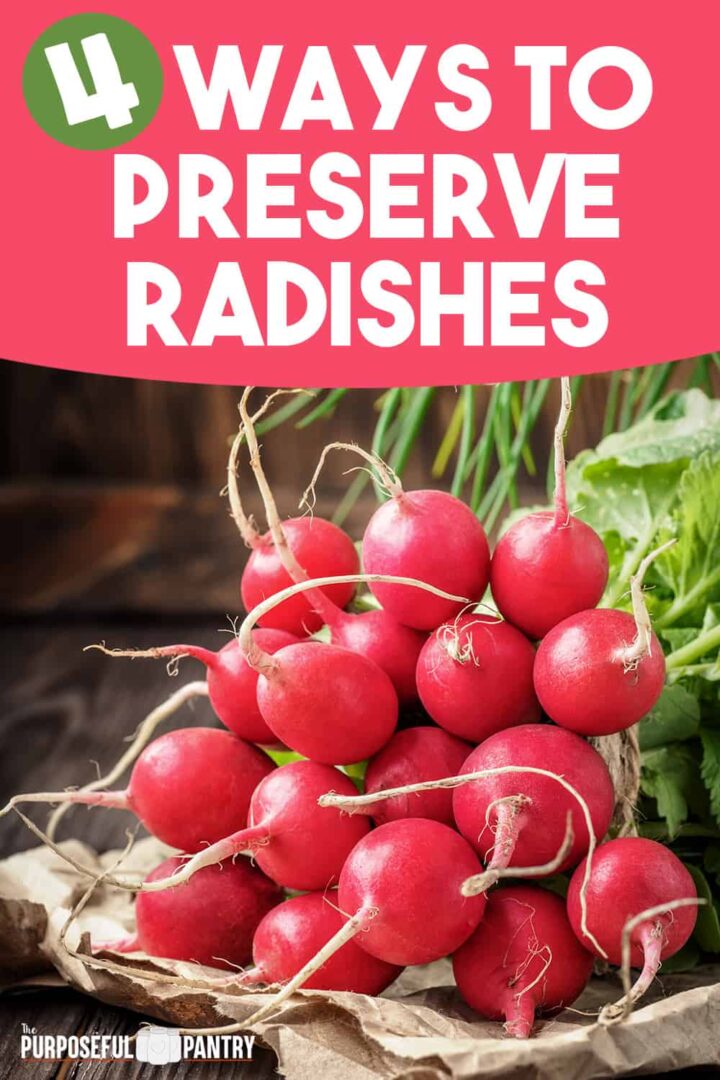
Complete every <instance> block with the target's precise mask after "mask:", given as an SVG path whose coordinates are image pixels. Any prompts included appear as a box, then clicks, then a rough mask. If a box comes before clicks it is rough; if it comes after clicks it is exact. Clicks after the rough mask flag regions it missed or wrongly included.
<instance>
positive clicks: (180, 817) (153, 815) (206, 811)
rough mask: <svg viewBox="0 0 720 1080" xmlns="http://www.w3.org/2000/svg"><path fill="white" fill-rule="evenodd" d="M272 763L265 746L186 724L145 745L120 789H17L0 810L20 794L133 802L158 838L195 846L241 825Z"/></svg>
mask: <svg viewBox="0 0 720 1080" xmlns="http://www.w3.org/2000/svg"><path fill="white" fill-rule="evenodd" d="M274 769H275V765H274V763H273V762H272V761H271V759H270V758H269V757H268V756H267V754H264V753H263V752H262V750H258V749H257V747H255V746H250V745H249V744H248V743H246V742H243V741H242V739H238V738H237V737H236V736H235V735H231V734H230V732H228V731H218V730H217V729H216V728H183V729H181V730H179V731H169V732H168V733H167V734H166V735H161V736H160V738H159V739H156V740H155V741H154V742H153V743H151V744H150V746H148V747H146V749H145V750H143V752H142V754H141V755H140V757H139V758H138V759H137V761H136V763H135V766H134V768H133V771H132V774H131V776H130V783H129V784H128V787H127V790H125V791H94V792H90V791H57V792H39V793H36V794H31V795H18V796H16V797H15V798H14V799H11V800H10V802H9V803H8V805H7V806H6V807H5V808H4V810H3V811H0V816H1V814H3V813H7V811H8V810H10V809H11V808H12V807H13V806H15V805H16V804H18V803H25V802H46V803H78V804H82V805H86V806H106V807H111V808H115V809H119V810H132V811H133V813H135V814H136V815H137V816H138V817H139V818H140V820H141V821H142V823H143V825H144V826H145V828H146V829H147V830H148V832H150V833H152V834H153V836H156V837H157V838H158V840H162V841H163V843H165V844H169V845H170V847H174V848H179V849H180V850H181V851H189V852H196V851H199V850H200V849H201V848H202V847H203V846H204V845H206V844H213V843H215V841H217V840H220V839H221V838H222V837H225V836H228V835H229V834H231V833H234V832H237V830H238V829H242V828H244V827H245V825H246V824H247V814H248V809H249V806H250V797H251V796H252V793H253V791H254V790H255V788H256V787H257V785H258V784H259V783H260V781H261V780H262V779H263V778H264V777H266V776H267V775H268V774H269V773H271V772H272V771H273V770H274Z"/></svg>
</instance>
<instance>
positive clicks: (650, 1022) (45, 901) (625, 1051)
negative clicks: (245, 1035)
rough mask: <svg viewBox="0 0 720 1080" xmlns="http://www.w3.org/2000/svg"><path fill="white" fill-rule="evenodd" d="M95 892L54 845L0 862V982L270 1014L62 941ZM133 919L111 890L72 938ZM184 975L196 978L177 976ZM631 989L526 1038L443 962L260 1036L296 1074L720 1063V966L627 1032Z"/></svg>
mask: <svg viewBox="0 0 720 1080" xmlns="http://www.w3.org/2000/svg"><path fill="white" fill-rule="evenodd" d="M63 849H64V850H65V851H67V852H68V853H70V854H72V856H73V857H74V858H75V859H76V860H77V861H79V862H81V863H82V864H83V865H85V866H89V867H92V868H93V869H95V870H96V871H97V873H98V874H100V873H101V872H102V870H103V869H106V868H108V867H109V866H110V865H111V864H112V863H114V861H115V859H116V858H117V853H112V852H110V853H108V854H106V855H104V856H98V855H97V854H96V853H95V852H94V851H92V850H91V849H90V848H88V847H86V846H85V845H83V844H81V843H79V842H77V841H68V842H67V843H66V844H64V845H63ZM165 853H166V852H165V851H164V849H162V848H161V847H160V845H158V844H157V842H156V841H154V840H143V841H140V842H139V843H137V844H136V845H135V847H134V849H133V850H132V852H131V853H130V855H129V856H128V857H127V858H126V859H125V860H124V862H123V865H122V873H123V874H126V875H127V876H128V878H131V879H132V880H139V879H140V878H141V877H142V876H143V874H145V873H146V872H147V871H148V870H149V869H150V868H151V867H152V866H155V865H157V863H158V862H159V861H160V860H161V858H163V857H164V855H165ZM87 887H88V879H87V878H85V877H83V876H82V875H80V874H79V873H77V872H76V871H75V870H73V869H72V868H71V867H69V866H68V865H67V864H65V863H63V862H62V861H61V860H60V859H59V858H58V857H57V856H56V855H54V854H53V853H52V852H51V851H49V850H47V849H46V848H36V849H34V850H32V851H28V852H25V853H23V854H21V855H15V856H13V857H12V858H10V859H6V860H5V861H4V862H0V985H2V986H3V987H4V988H6V989H10V988H12V987H13V986H17V985H19V984H24V985H33V984H40V985H48V983H49V981H51V980H52V978H55V979H60V980H62V981H63V982H65V983H68V984H70V985H72V986H74V987H76V988H77V989H78V990H82V991H84V992H85V993H88V994H91V995H93V996H94V997H97V998H100V999H102V1000H103V1001H105V1002H108V1003H110V1004H114V1005H118V1006H121V1007H123V1008H127V1009H132V1010H134V1011H136V1012H138V1013H140V1014H142V1015H144V1016H150V1017H155V1018H157V1019H158V1020H160V1021H162V1022H165V1023H167V1024H168V1025H170V1026H183V1027H194V1026H211V1025H216V1024H222V1023H227V1022H233V1021H239V1022H242V1020H243V1018H245V1017H248V1016H249V1015H250V1013H251V1012H252V1011H254V1010H255V1009H256V1008H257V1007H258V1004H259V1003H260V1001H261V1000H262V996H261V995H260V994H258V993H252V992H249V991H245V990H240V989H232V990H229V989H227V988H226V989H224V990H223V992H220V991H219V990H218V988H217V987H216V986H212V985H211V980H213V979H217V978H218V977H223V976H222V975H221V974H220V973H219V972H218V971H216V970H213V969H210V968H203V967H200V966H198V965H195V964H187V963H179V962H177V961H169V960H155V959H152V960H151V959H149V958H147V957H142V956H140V955H139V954H138V955H135V956H123V955H120V954H113V953H104V954H102V955H103V956H104V957H105V958H106V959H107V960H109V961H111V962H112V963H113V964H114V965H115V968H114V970H112V971H107V970H98V969H95V968H91V967H89V966H87V965H86V964H85V963H83V961H82V960H81V959H78V958H77V957H73V956H72V955H71V954H70V953H69V952H68V950H67V948H65V946H64V945H63V944H62V942H61V940H60V935H61V931H62V929H63V926H64V925H65V923H66V921H67V919H68V916H69V913H70V911H71V910H72V908H73V907H74V905H75V903H76V902H77V900H78V899H79V898H80V897H81V896H82V895H83V893H84V892H85V891H86V889H87ZM132 921H133V910H132V895H131V894H130V893H127V892H123V891H120V890H117V889H114V888H111V887H108V886H104V885H99V886H98V888H97V890H96V892H95V894H94V895H93V897H92V899H91V901H90V903H89V904H88V906H87V907H86V908H85V910H84V911H83V912H82V914H81V915H80V917H79V918H78V919H77V920H76V922H75V923H73V925H72V927H71V930H70V931H69V932H68V935H67V941H68V943H69V944H70V946H71V947H73V948H80V950H81V951H82V950H83V949H86V948H87V945H88V938H87V936H86V935H87V934H88V933H89V934H90V935H91V937H92V938H93V939H94V940H96V941H98V940H101V939H105V940H107V939H112V938H113V937H116V936H119V935H121V934H123V933H127V931H128V930H129V929H131V928H132ZM53 972H54V973H55V974H54V975H53ZM143 974H150V975H151V976H152V979H149V978H143ZM173 976H182V977H183V979H184V980H186V981H187V983H186V984H185V985H182V986H179V985H177V984H174V983H172V982H169V981H167V980H168V978H169V977H173ZM49 977H50V978H49ZM620 994H621V990H620V986H619V981H618V979H617V977H615V976H612V977H608V978H604V979H599V978H596V979H593V980H592V982H591V984H590V986H589V987H588V989H587V990H586V991H585V993H584V994H583V996H582V998H581V999H580V1000H579V1001H578V1002H576V1003H575V1007H574V1008H573V1009H568V1010H566V1011H565V1012H563V1013H562V1014H561V1015H560V1016H558V1017H556V1018H554V1019H552V1020H546V1021H542V1022H541V1023H540V1024H539V1025H538V1031H537V1035H536V1036H535V1037H534V1038H533V1039H531V1040H528V1041H525V1042H521V1041H518V1040H515V1039H510V1038H507V1037H506V1036H505V1035H504V1033H503V1029H502V1026H501V1025H500V1024H493V1023H488V1022H486V1021H482V1020H479V1019H478V1018H477V1017H476V1016H475V1015H474V1014H473V1013H472V1011H471V1010H469V1009H468V1008H467V1007H466V1006H465V1005H464V1004H463V1003H462V1001H461V999H460V998H459V996H458V994H457V991H456V989H455V987H454V985H453V980H452V972H451V968H450V964H449V963H448V962H447V961H441V962H439V963H437V964H432V965H429V966H427V967H423V968H412V969H408V970H406V971H405V973H404V974H403V975H402V976H401V977H400V978H399V979H398V980H397V982H395V983H394V984H393V986H392V987H390V988H389V990H387V991H386V992H385V994H384V995H383V996H382V997H380V998H370V997H364V996H362V995H358V994H347V993H320V992H317V991H306V992H301V993H299V994H297V995H296V996H295V997H294V998H293V999H292V1000H291V1001H290V1002H288V1003H286V1005H285V1006H284V1007H283V1008H282V1010H281V1011H280V1012H279V1013H278V1015H277V1016H276V1017H274V1018H272V1019H271V1020H268V1021H266V1022H265V1023H262V1024H260V1025H258V1027H257V1031H256V1033H257V1034H258V1035H259V1036H260V1037H261V1038H262V1040H263V1041H264V1042H265V1043H267V1044H268V1045H269V1046H270V1047H272V1049H273V1050H274V1051H275V1053H276V1054H277V1057H278V1062H279V1068H280V1070H281V1072H282V1073H283V1075H284V1076H285V1077H286V1078H287V1080H322V1078H325V1077H328V1078H330V1077H332V1078H335V1077H343V1080H371V1078H376V1077H381V1078H383V1080H442V1078H445V1077H458V1078H462V1077H467V1078H470V1077H473V1078H478V1077H517V1078H522V1080H590V1078H595V1077H610V1076H627V1075H631V1074H642V1073H653V1072H661V1071H664V1070H671V1069H679V1068H690V1067H692V1066H697V1065H714V1064H715V1065H718V1064H720V967H717V966H716V967H706V968H700V969H698V970H697V971H694V972H691V973H690V974H687V975H676V976H669V977H667V978H666V979H664V980H662V982H660V981H658V982H657V984H656V986H655V987H654V993H653V997H654V1000H652V1003H651V1004H647V1005H645V1006H644V1007H643V1008H641V1009H638V1010H637V1011H636V1012H635V1013H633V1015H632V1016H631V1017H630V1018H629V1019H628V1020H627V1021H626V1022H625V1023H623V1024H618V1025H615V1026H613V1027H610V1028H608V1027H601V1026H600V1025H599V1024H597V1023H596V1022H595V1020H594V1015H596V1014H597V1012H598V1010H599V1008H600V1006H601V1005H602V1004H604V1003H605V1002H606V1001H610V1000H614V999H616V998H617V997H619V996H620Z"/></svg>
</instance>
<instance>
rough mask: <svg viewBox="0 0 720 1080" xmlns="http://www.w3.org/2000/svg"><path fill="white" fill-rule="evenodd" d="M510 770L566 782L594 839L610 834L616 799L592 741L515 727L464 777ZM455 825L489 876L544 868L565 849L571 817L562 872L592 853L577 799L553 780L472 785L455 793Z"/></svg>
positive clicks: (490, 742) (475, 757) (507, 779)
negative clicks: (585, 811) (529, 768)
mask: <svg viewBox="0 0 720 1080" xmlns="http://www.w3.org/2000/svg"><path fill="white" fill-rule="evenodd" d="M505 766H532V767H534V768H539V769H547V770H551V771H552V773H553V774H557V775H558V776H560V777H562V779H563V780H564V781H565V783H566V784H569V785H570V786H571V787H572V788H574V789H575V791H576V792H578V793H579V795H580V796H581V797H582V799H583V800H584V801H585V803H586V804H587V807H588V810H589V814H590V820H591V822H592V828H593V832H594V834H595V838H596V839H597V840H600V839H601V838H602V837H603V836H604V835H605V833H606V832H607V829H608V826H609V824H610V820H611V818H612V812H613V807H614V805H615V795H614V792H613V786H612V781H611V779H610V773H609V772H608V768H607V765H606V764H605V762H604V761H603V759H602V758H601V757H600V754H598V752H597V751H596V750H593V748H592V746H590V745H589V743H586V742H585V740H584V739H581V738H580V737H579V736H577V735H573V734H572V732H569V731H563V729H562V728H556V727H552V726H550V725H545V724H525V725H523V726H521V727H514V728H508V730H507V731H501V732H499V733H498V734H497V735H491V736H490V738H489V739H486V740H485V742H483V743H481V744H480V746H478V747H477V748H476V749H475V750H473V752H472V753H471V754H470V756H469V757H468V758H467V760H466V762H465V764H464V765H463V767H462V769H461V775H462V774H467V773H475V772H481V771H483V770H486V769H497V768H503V767H505ZM453 810H454V813H455V821H456V822H457V826H458V828H459V830H460V832H461V833H462V834H463V836H466V837H467V839H468V840H469V841H470V843H471V844H474V846H475V847H476V849H477V850H478V851H479V852H480V854H481V856H482V857H483V858H485V859H487V857H488V855H489V859H488V861H487V870H488V871H489V872H490V874H491V875H493V876H494V872H496V871H501V870H505V869H507V868H510V869H512V868H513V867H540V866H543V865H544V864H545V863H551V862H552V861H553V857H554V856H555V855H556V854H557V852H558V850H559V849H560V848H561V847H562V845H563V842H564V834H565V828H566V822H567V817H568V814H569V815H571V818H570V820H571V823H572V832H573V840H572V844H571V846H570V850H569V853H568V855H567V857H566V859H565V860H564V861H563V863H562V864H561V869H562V868H567V867H569V866H574V865H575V864H576V863H577V862H578V860H579V859H581V858H582V857H583V855H585V854H586V852H587V850H588V845H589V843H590V837H589V834H588V827H587V824H586V821H585V817H584V816H583V814H581V813H580V809H579V804H578V802H577V800H576V799H575V798H574V797H573V796H572V794H571V793H570V792H569V791H567V790H566V789H565V788H563V787H562V786H561V785H559V784H558V783H557V780H555V779H553V778H552V777H551V776H540V775H537V774H535V773H530V772H529V773H527V774H517V773H516V774H513V773H505V774H500V775H496V776H490V777H487V778H485V779H483V780H477V781H472V782H470V783H467V784H464V785H463V786H461V787H458V788H457V790H456V791H455V793H454V795H453Z"/></svg>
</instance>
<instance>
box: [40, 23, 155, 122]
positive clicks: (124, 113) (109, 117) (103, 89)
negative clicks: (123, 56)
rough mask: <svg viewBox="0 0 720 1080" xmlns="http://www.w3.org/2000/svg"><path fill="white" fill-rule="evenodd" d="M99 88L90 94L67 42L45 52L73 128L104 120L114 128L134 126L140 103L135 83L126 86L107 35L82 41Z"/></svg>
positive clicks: (98, 35) (52, 46) (91, 74)
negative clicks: (133, 113)
mask: <svg viewBox="0 0 720 1080" xmlns="http://www.w3.org/2000/svg"><path fill="white" fill-rule="evenodd" d="M80 44H81V45H82V50H83V52H84V54H85V59H86V61H87V66H88V69H89V71H90V76H91V78H92V81H93V86H94V88H95V93H94V94H88V92H87V90H86V89H85V86H84V85H83V81H82V78H81V77H80V72H79V71H78V68H77V64H76V63H75V59H74V57H73V54H72V51H71V49H70V46H69V44H68V43H67V42H64V43H63V44H61V45H51V46H49V48H47V49H45V56H46V57H47V61H48V64H49V65H50V70H51V71H52V73H53V78H54V79H55V85H56V86H57V88H58V92H59V94H60V100H61V101H62V104H63V108H64V110H65V116H66V118H67V122H68V124H69V125H70V126H71V127H74V126H75V125H76V124H84V123H85V122H86V121H88V120H98V119H99V118H100V117H104V118H105V120H106V121H107V126H108V127H109V128H111V129H115V128H120V127H126V126H127V125H128V124H132V113H131V110H132V109H135V108H137V106H138V105H139V104H140V101H139V99H138V96H137V90H136V89H135V83H124V82H123V81H122V76H121V75H120V69H119V67H118V65H117V60H116V59H115V54H114V53H113V51H112V48H111V46H110V42H109V41H108V37H107V34H93V35H92V36H91V37H86V38H83V39H82V40H81V42H80Z"/></svg>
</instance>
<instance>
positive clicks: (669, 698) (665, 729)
mask: <svg viewBox="0 0 720 1080" xmlns="http://www.w3.org/2000/svg"><path fill="white" fill-rule="evenodd" d="M699 729H700V703H699V701H698V700H697V698H696V697H695V696H694V695H693V694H691V693H690V692H689V691H688V690H686V689H685V687H684V686H681V685H680V684H679V683H676V684H675V685H674V686H666V687H665V689H664V690H663V692H662V694H661V695H660V700H659V701H658V703H657V704H656V705H655V707H654V709H652V711H651V712H649V713H648V715H647V716H646V717H645V718H644V719H643V720H641V721H640V729H639V737H640V749H641V750H654V749H656V748H657V747H660V746H666V745H667V743H672V742H683V741H684V740H686V739H692V738H693V737H694V736H695V735H697V733H698V731H699Z"/></svg>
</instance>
